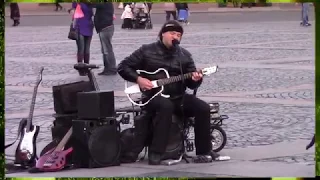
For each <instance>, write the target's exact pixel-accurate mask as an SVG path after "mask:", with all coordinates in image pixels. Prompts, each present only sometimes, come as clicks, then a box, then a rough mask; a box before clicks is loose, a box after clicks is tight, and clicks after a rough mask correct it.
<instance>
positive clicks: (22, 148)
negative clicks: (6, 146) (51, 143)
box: [15, 126, 40, 166]
mask: <svg viewBox="0 0 320 180" xmlns="http://www.w3.org/2000/svg"><path fill="white" fill-rule="evenodd" d="M39 131H40V126H31V130H30V131H27V129H26V127H24V128H23V129H22V131H21V139H20V141H19V144H18V146H17V149H16V153H15V163H16V164H21V165H22V166H33V165H34V164H35V162H36V158H37V146H36V140H37V137H38V134H39Z"/></svg>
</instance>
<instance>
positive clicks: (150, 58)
mask: <svg viewBox="0 0 320 180" xmlns="http://www.w3.org/2000/svg"><path fill="white" fill-rule="evenodd" d="M180 62H181V66H180ZM159 68H164V69H166V70H167V71H168V72H169V75H170V76H177V75H181V69H182V73H183V74H186V73H189V72H195V71H196V67H195V64H194V61H193V59H192V57H191V54H190V52H189V51H187V50H186V49H184V48H180V51H179V50H176V49H172V50H169V49H167V48H166V47H165V46H164V45H163V43H162V42H161V41H157V42H155V43H151V44H146V45H142V46H141V47H140V48H139V49H138V50H136V51H134V52H133V53H132V54H131V55H130V56H128V57H126V58H125V59H124V60H123V61H122V62H121V63H120V64H119V65H118V73H119V75H120V76H121V77H122V78H123V79H125V80H127V81H130V82H136V81H137V78H138V76H139V74H138V73H137V72H136V70H145V71H148V72H154V71H156V70H157V69H159ZM147 78H148V79H150V80H152V79H158V77H157V78H153V77H147ZM201 82H202V81H198V82H195V81H193V80H192V79H191V78H190V79H187V80H184V81H180V82H177V83H172V84H168V85H166V86H165V89H164V92H163V93H164V94H167V95H170V96H171V97H179V96H181V95H182V94H184V93H185V90H186V88H187V87H188V88H190V89H194V88H196V87H198V86H199V85H200V84H201ZM154 93H155V90H153V91H147V92H145V93H144V94H145V95H146V96H151V95H153V94H154Z"/></svg>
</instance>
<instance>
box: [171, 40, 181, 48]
mask: <svg viewBox="0 0 320 180" xmlns="http://www.w3.org/2000/svg"><path fill="white" fill-rule="evenodd" d="M179 44H180V41H178V40H177V39H174V40H172V46H173V47H178V46H179Z"/></svg>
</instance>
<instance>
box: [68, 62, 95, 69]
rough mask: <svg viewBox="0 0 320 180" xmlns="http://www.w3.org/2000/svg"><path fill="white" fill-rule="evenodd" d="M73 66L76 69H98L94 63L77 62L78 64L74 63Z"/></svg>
mask: <svg viewBox="0 0 320 180" xmlns="http://www.w3.org/2000/svg"><path fill="white" fill-rule="evenodd" d="M73 68H74V69H76V70H84V69H98V68H99V66H98V65H95V64H86V63H78V64H75V65H74V66H73Z"/></svg>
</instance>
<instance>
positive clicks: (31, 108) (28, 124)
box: [27, 85, 38, 130]
mask: <svg viewBox="0 0 320 180" xmlns="http://www.w3.org/2000/svg"><path fill="white" fill-rule="evenodd" d="M37 93H38V85H37V86H35V87H34V90H33V95H32V100H31V105H30V112H29V116H28V121H27V130H31V126H32V118H33V112H34V106H35V104H36V98H37Z"/></svg>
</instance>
